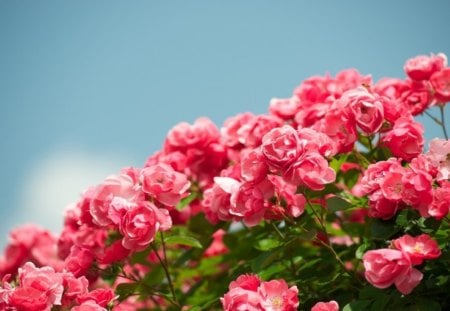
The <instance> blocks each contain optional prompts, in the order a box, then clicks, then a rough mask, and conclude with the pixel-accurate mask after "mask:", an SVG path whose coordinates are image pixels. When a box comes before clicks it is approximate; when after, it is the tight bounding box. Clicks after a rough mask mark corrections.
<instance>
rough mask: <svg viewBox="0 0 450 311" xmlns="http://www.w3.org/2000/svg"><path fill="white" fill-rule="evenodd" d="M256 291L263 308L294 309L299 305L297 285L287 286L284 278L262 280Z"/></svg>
mask: <svg viewBox="0 0 450 311" xmlns="http://www.w3.org/2000/svg"><path fill="white" fill-rule="evenodd" d="M258 292H259V294H260V295H261V305H262V307H263V310H267V311H295V310H297V307H298V305H299V301H298V289H297V286H295V285H294V286H292V287H288V285H287V283H286V281H285V280H271V281H268V282H262V283H261V285H260V286H259V288H258Z"/></svg>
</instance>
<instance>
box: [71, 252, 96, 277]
mask: <svg viewBox="0 0 450 311" xmlns="http://www.w3.org/2000/svg"><path fill="white" fill-rule="evenodd" d="M94 259H95V255H94V253H93V252H92V250H91V249H88V248H82V247H79V246H77V245H74V246H72V248H71V249H70V254H69V256H68V257H67V258H66V259H65V262H64V267H65V268H66V270H67V271H70V272H72V273H73V275H74V276H75V277H80V276H82V275H86V274H87V272H88V269H89V268H90V267H91V265H92V263H93V262H94Z"/></svg>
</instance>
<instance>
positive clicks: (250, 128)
mask: <svg viewBox="0 0 450 311" xmlns="http://www.w3.org/2000/svg"><path fill="white" fill-rule="evenodd" d="M282 124H283V122H282V120H281V119H280V118H278V117H276V116H272V115H264V114H262V115H257V116H255V117H253V118H252V119H251V120H249V122H248V123H246V124H243V125H242V127H241V128H240V129H239V130H238V132H237V134H238V136H239V142H240V143H241V144H243V145H245V146H246V147H249V148H255V147H258V146H259V145H260V144H261V140H262V137H263V136H264V135H265V134H266V133H268V132H269V131H270V130H272V129H274V128H276V127H280V126H281V125H282Z"/></svg>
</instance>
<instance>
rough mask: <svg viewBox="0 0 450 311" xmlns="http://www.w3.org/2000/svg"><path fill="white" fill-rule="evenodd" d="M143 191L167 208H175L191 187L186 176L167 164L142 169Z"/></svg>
mask: <svg viewBox="0 0 450 311" xmlns="http://www.w3.org/2000/svg"><path fill="white" fill-rule="evenodd" d="M140 179H141V182H142V191H144V192H145V193H147V194H149V195H151V196H153V197H154V198H155V199H156V200H158V201H159V202H161V203H162V204H165V205H167V206H175V205H177V204H178V202H179V201H180V200H181V199H182V198H183V196H185V195H186V191H187V190H188V189H189V187H190V186H191V183H190V182H189V181H188V180H187V177H186V175H184V174H182V173H178V172H176V171H175V170H174V169H173V168H172V167H170V166H169V165H167V164H163V163H161V164H156V165H152V166H149V167H146V168H144V169H142V171H141V176H140Z"/></svg>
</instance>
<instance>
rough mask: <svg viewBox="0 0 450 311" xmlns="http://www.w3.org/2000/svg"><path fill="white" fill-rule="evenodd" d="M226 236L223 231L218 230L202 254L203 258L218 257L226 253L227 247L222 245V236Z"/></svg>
mask: <svg viewBox="0 0 450 311" xmlns="http://www.w3.org/2000/svg"><path fill="white" fill-rule="evenodd" d="M225 234H226V232H225V230H223V229H219V230H217V231H216V232H214V234H213V240H212V242H211V244H210V245H209V247H208V248H207V249H206V250H205V252H204V253H203V256H205V257H212V256H218V255H223V254H226V253H228V251H229V250H228V247H227V246H226V245H225V244H224V243H223V236H224V235H225Z"/></svg>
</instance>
